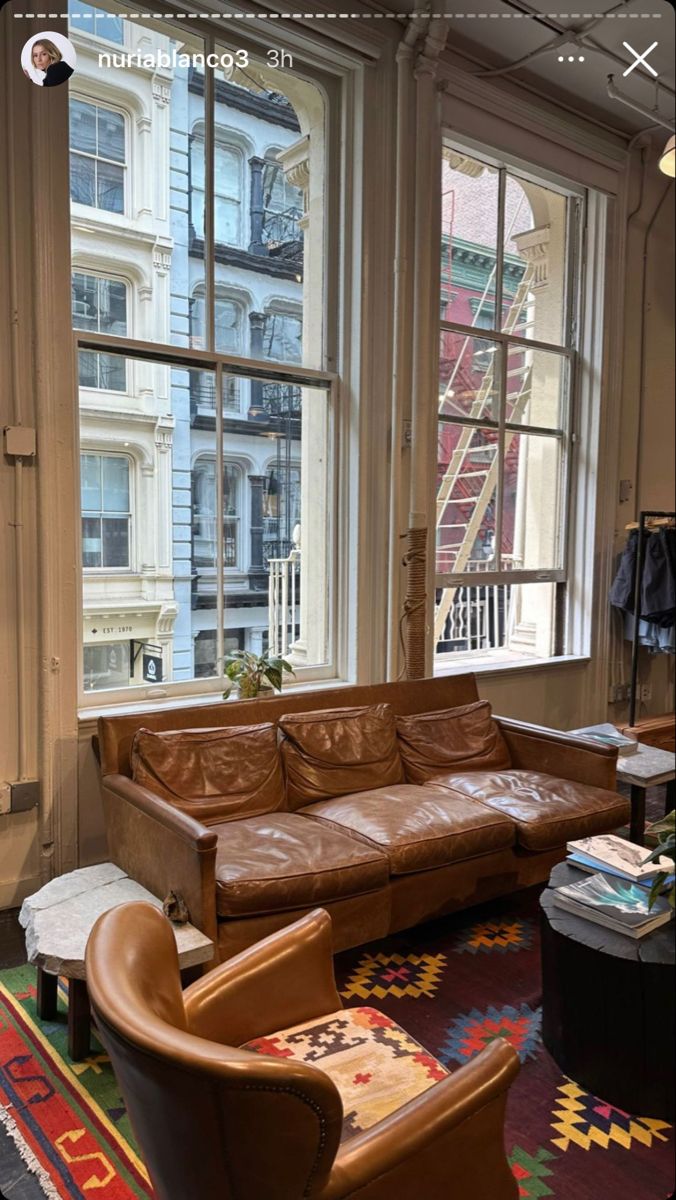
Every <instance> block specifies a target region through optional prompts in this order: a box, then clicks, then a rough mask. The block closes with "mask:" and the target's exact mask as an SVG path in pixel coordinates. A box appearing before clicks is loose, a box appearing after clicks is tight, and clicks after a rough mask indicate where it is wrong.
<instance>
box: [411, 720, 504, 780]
mask: <svg viewBox="0 0 676 1200" xmlns="http://www.w3.org/2000/svg"><path fill="white" fill-rule="evenodd" d="M397 736H398V738H399V751H400V753H401V758H402V762H403V764H404V771H405V772H406V779H407V781H408V782H409V783H425V782H426V780H428V779H432V778H433V776H435V775H441V774H446V773H448V772H449V771H501V770H503V769H504V768H505V767H511V765H512V760H511V757H510V753H509V748H508V746H507V743H506V741H505V739H504V738H503V736H502V733H501V732H500V726H499V725H498V724H497V722H496V721H494V720H493V716H492V713H491V706H490V704H489V703H488V700H477V701H476V703H474V704H464V705H463V706H462V707H461V708H446V709H442V710H441V711H439V712H423V713H414V714H413V715H411V716H407V717H397Z"/></svg>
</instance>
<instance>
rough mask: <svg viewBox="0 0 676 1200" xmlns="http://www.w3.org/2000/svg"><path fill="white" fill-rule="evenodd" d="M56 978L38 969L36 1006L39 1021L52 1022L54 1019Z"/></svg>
mask: <svg viewBox="0 0 676 1200" xmlns="http://www.w3.org/2000/svg"><path fill="white" fill-rule="evenodd" d="M58 982H59V980H58V976H56V975H49V974H48V973H47V971H43V969H42V967H38V994H37V1000H36V1006H37V1010H38V1016H39V1018H40V1020H41V1021H53V1020H54V1019H55V1017H56V989H57V986H58Z"/></svg>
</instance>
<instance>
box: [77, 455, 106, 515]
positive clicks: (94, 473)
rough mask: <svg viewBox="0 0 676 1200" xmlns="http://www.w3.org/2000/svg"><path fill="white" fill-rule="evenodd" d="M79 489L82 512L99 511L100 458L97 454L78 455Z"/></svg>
mask: <svg viewBox="0 0 676 1200" xmlns="http://www.w3.org/2000/svg"><path fill="white" fill-rule="evenodd" d="M80 490H81V498H82V511H83V512H100V511H101V458H100V456H99V455H98V454H82V455H80Z"/></svg>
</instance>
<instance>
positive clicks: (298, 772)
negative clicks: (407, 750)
mask: <svg viewBox="0 0 676 1200" xmlns="http://www.w3.org/2000/svg"><path fill="white" fill-rule="evenodd" d="M279 725H280V729H281V730H282V733H283V734H284V739H283V741H282V758H283V760H284V768H285V772H286V791H287V801H288V805H289V808H290V809H292V810H293V809H298V808H302V807H303V806H304V805H305V804H315V803H317V801H319V800H328V799H330V798H331V797H332V796H345V795H347V793H348V792H365V791H368V790H369V789H371V788H378V787H386V786H387V785H388V784H391V783H402V782H403V779H404V771H403V767H402V763H401V758H400V757H399V747H398V745H397V729H396V725H395V718H394V713H393V711H392V709H391V708H390V706H389V704H373V705H366V706H362V707H359V708H333V709H325V710H324V711H323V712H309V713H297V714H295V713H294V714H292V715H287V716H284V717H280V720H279Z"/></svg>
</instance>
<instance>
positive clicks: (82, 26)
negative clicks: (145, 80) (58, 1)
mask: <svg viewBox="0 0 676 1200" xmlns="http://www.w3.org/2000/svg"><path fill="white" fill-rule="evenodd" d="M72 7H73V10H74V12H75V13H78V12H80V14H81V15H80V17H79V18H78V17H76V18H75V20H73V15H72V13H71V11H70V9H71V0H68V3H67V5H66V8H67V10H68V24H69V27H70V31H71V33H75V34H78V33H79V34H83V35H84V36H85V37H87V38H90V37H93V38H95V39H96V41H97V42H100V43H101V45H103V46H117V47H118V48H119V50H120V52H122V51H123V50H124V48H125V46H126V45H127V37H126V26H125V24H124V21H123V22H122V41H121V42H116V41H115V40H114V39H112V38H107V37H105V36H104V35H103V34H102V33H98V31H97V27H98V25H99V21H98V19H97V18H96V16H93V17H92V18H91V20H90V19H89V17H87V18H85V19H84V20H83V19H82V16H83V14H82V12H81V4H80V3H79V0H72ZM87 7H88V8H93V9H95V10H96V11H98V12H100V13H102V14H103V16H104V17H117V16H119V14H118V13H116V12H113V11H112V9H105V8H101V7H100V6H99V5H98V4H87Z"/></svg>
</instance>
